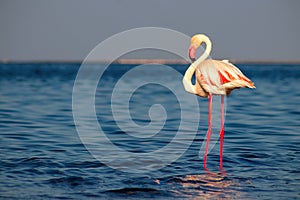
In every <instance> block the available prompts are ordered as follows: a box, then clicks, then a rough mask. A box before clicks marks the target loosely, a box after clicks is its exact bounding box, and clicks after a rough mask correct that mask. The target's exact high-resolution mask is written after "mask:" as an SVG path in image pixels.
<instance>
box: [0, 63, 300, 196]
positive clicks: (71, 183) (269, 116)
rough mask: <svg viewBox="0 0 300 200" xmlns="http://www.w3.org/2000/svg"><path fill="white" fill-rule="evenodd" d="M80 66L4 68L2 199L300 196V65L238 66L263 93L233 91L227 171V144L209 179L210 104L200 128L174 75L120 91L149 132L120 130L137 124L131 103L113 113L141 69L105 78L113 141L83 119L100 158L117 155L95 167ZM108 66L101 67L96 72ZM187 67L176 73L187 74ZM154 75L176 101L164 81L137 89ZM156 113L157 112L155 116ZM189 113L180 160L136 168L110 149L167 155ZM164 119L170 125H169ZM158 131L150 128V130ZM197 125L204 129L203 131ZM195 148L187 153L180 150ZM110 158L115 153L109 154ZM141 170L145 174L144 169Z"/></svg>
mask: <svg viewBox="0 0 300 200" xmlns="http://www.w3.org/2000/svg"><path fill="white" fill-rule="evenodd" d="M79 67H80V65H79V64H1V65H0V135H1V138H0V152H1V154H0V157H1V163H0V180H1V181H0V197H1V199H5V198H8V199H20V198H22V199H29V198H32V199H52V198H53V199H70V198H74V199H85V198H91V199H99V198H112V199H115V198H122V199H123V198H138V199H140V198H146V197H151V198H173V197H182V198H193V199H194V198H200V199H202V198H204V197H207V198H225V199H226V198H228V199H233V198H235V199H273V198H274V197H275V198H276V199H282V198H284V199H293V198H295V199H297V198H299V197H300V191H299V188H300V132H299V128H300V126H299V121H300V108H299V102H300V90H299V85H298V84H299V77H300V66H296V65H254V64H252V65H239V67H240V68H241V70H242V71H243V72H244V73H245V74H246V75H247V76H248V77H249V78H251V80H252V81H254V82H255V85H256V87H257V88H256V89H255V90H251V89H241V90H236V91H233V92H232V94H231V96H230V97H229V98H228V99H227V101H226V119H225V144H224V161H223V162H224V163H223V167H224V169H223V170H222V171H220V170H219V169H218V164H219V163H218V162H219V158H218V156H219V150H218V148H219V145H218V143H216V145H215V146H213V148H212V150H211V151H210V153H209V156H208V168H209V171H204V170H203V167H202V164H203V159H202V156H199V149H200V148H201V145H202V143H203V140H204V136H205V133H206V129H207V125H206V123H207V120H206V118H207V111H206V110H207V100H206V99H202V98H201V99H200V98H198V103H199V106H200V107H199V109H200V119H201V120H199V121H196V123H195V121H194V119H195V116H196V114H195V111H196V110H197V109H196V108H195V107H187V108H185V110H184V111H182V110H181V108H182V103H186V104H187V105H188V104H189V103H190V101H192V100H190V99H189V97H190V98H192V96H191V95H188V94H187V98H186V99H185V100H182V101H184V102H182V101H180V100H178V99H177V97H178V96H180V95H185V94H182V93H180V91H181V90H183V88H182V86H181V80H179V79H177V78H176V77H165V76H164V75H165V74H164V73H165V72H164V71H157V70H156V69H157V68H155V67H153V66H152V67H153V74H151V72H149V73H143V72H136V73H137V74H135V75H136V76H135V77H134V76H133V77H130V79H128V80H126V81H125V82H123V83H122V86H124V87H123V88H122V90H121V91H118V92H115V93H118V94H119V93H120V94H121V96H122V95H123V96H126V94H128V93H130V94H131V97H130V102H129V106H130V108H129V110H130V116H131V117H132V118H133V122H134V123H135V124H136V125H137V126H139V127H142V129H141V130H140V131H137V130H136V129H134V130H131V131H124V130H123V129H121V128H119V127H118V125H120V126H123V127H126V126H127V125H128V124H129V123H130V122H129V120H128V118H127V117H128V116H127V114H128V113H126V111H127V110H126V107H124V110H123V109H122V106H126V105H125V104H123V103H124V102H125V100H124V99H122V98H121V97H118V98H115V100H114V101H115V102H114V103H116V105H117V106H120V107H117V109H116V110H115V111H112V110H111V106H110V104H111V101H112V100H111V97H112V91H113V89H114V86H115V84H117V81H119V80H120V79H122V78H121V77H122V75H124V74H125V73H126V72H128V71H129V70H131V69H134V68H135V67H136V66H135V65H111V66H109V68H108V69H107V70H106V71H105V73H104V74H103V76H102V77H101V80H100V81H99V83H98V85H97V91H96V98H95V110H96V115H97V121H98V123H99V126H101V128H102V130H103V132H104V133H105V134H106V137H107V138H109V140H110V141H111V142H112V143H107V144H106V143H103V140H102V139H103V138H102V137H100V139H99V137H98V138H97V131H96V130H93V128H94V127H93V125H92V124H91V126H89V123H91V121H93V117H92V116H90V115H88V113H89V112H87V113H85V112H83V114H86V115H83V118H82V119H81V120H83V121H84V123H85V125H86V129H85V130H87V133H88V135H89V136H91V138H92V140H91V141H92V142H94V143H95V144H98V145H99V144H101V147H100V148H102V149H101V150H103V151H101V152H100V153H99V154H100V156H102V157H101V159H102V158H103V157H104V156H108V157H114V159H115V160H114V162H111V163H107V162H106V160H104V162H100V161H99V160H97V159H95V157H94V156H95V155H92V154H91V152H89V151H88V150H87V149H86V148H85V146H84V145H83V144H82V142H81V140H80V137H79V134H78V133H77V131H76V127H75V123H74V120H73V113H72V92H73V85H74V81H75V78H76V74H77V71H78V69H79ZM103 67H104V66H103V65H94V66H91V68H90V69H91V70H95V68H103ZM149 67H151V66H149ZM186 67H187V66H185V65H172V66H171V68H172V69H175V70H178V71H179V72H180V73H181V74H183V73H184V71H185V69H186ZM91 74H92V75H93V73H91ZM148 77H155V78H156V79H155V81H160V80H162V79H164V80H166V81H167V82H168V84H170V87H173V86H174V87H175V88H178V91H179V93H180V94H179V95H177V96H176V95H175V94H174V93H172V91H170V90H169V89H168V87H166V86H164V85H163V86H162V85H159V84H155V82H154V83H151V84H147V85H144V86H142V87H140V88H138V89H137V90H135V91H134V92H132V91H130V90H129V89H132V88H133V87H134V86H135V84H137V83H139V84H140V82H139V81H141V80H147V78H148ZM92 79H93V78H90V77H89V76H86V82H85V83H83V85H82V87H81V88H80V89H82V93H80V94H81V96H79V100H78V102H82V104H83V105H84V102H85V100H86V99H85V98H86V95H85V94H86V92H88V90H89V88H90V87H91V85H92V83H90V82H89V80H92ZM84 88H86V90H85V89H84ZM215 99H216V100H215V102H214V104H215V105H216V106H217V105H218V101H217V100H218V99H217V97H216V98H215ZM73 100H74V99H73ZM125 103H126V102H125ZM194 103H195V102H194ZM154 104H155V105H156V106H154V107H153V106H152V105H154ZM157 105H161V106H157ZM215 105H214V106H215ZM151 106H152V107H151ZM162 107H163V108H164V109H162ZM83 108H86V109H87V110H88V107H83ZM149 109H150V110H151V109H152V111H150V116H149ZM83 110H84V109H83ZM182 112H187V116H184V117H185V120H187V121H188V122H187V124H186V126H184V127H183V132H184V133H185V134H186V135H185V138H181V139H180V140H178V141H179V142H178V144H176V145H177V146H176V145H175V146H174V149H173V150H174V152H176V151H178V149H179V151H178V152H180V153H179V154H180V155H179V154H173V152H169V154H168V153H167V154H166V153H165V152H163V153H162V154H155V157H149V158H148V157H147V159H145V160H143V159H136V160H134V159H133V158H132V157H125V158H118V155H119V154H117V153H115V152H114V151H113V150H111V147H112V144H113V145H114V146H117V147H119V148H120V149H121V150H122V151H123V152H129V153H132V155H143V156H144V155H146V154H143V153H151V152H154V151H156V150H159V149H162V148H163V147H165V146H167V145H168V144H169V143H171V142H173V140H172V139H173V138H174V137H176V133H177V130H178V129H179V126H180V123H181V120H182V119H181V114H182ZM114 115H115V116H114ZM151 117H152V118H151ZM196 117H197V116H196ZM116 119H117V120H119V122H116V121H115V120H116ZM151 120H152V121H151ZM162 121H164V122H165V123H163V124H161V122H162ZM189 122H190V124H189ZM197 122H198V124H197ZM117 123H119V124H117ZM149 123H150V125H151V126H150V127H148V129H143V127H146V126H147V125H149ZM151 123H152V124H151ZM195 124H196V126H198V125H199V127H198V128H197V127H196V128H197V129H198V131H197V129H196V130H195V129H194V126H195ZM128 126H129V125H128ZM189 127H193V128H189ZM154 129H155V131H154ZM156 129H157V130H156ZM143 130H147V131H143ZM152 130H153V132H152ZM156 132H157V133H156ZM155 133H156V134H155ZM196 133H197V135H195V134H196ZM194 137H195V138H194ZM81 139H82V138H81ZM189 142H191V145H188V148H187V150H185V148H182V149H180V148H181V147H185V146H184V145H186V144H189ZM212 142H214V141H212ZM182 145H183V146H182ZM177 147H178V148H177ZM175 148H176V149H175ZM171 150H172V149H171ZM106 151H107V154H105V155H103V154H101V153H102V152H106ZM181 153H182V155H181ZM168 155H170V157H171V156H175V157H174V158H176V157H177V156H178V158H177V159H175V160H174V161H173V162H171V163H168V162H169V160H170V159H171V158H170V157H169V156H168ZM119 156H121V155H119ZM143 156H142V157H143ZM96 157H97V156H96ZM143 158H144V157H143ZM154 159H156V160H154ZM165 160H167V161H166V162H165ZM171 160H172V159H171ZM126 161H127V162H126ZM139 162H141V163H142V164H143V166H145V167H144V168H143V167H140V165H141V163H139ZM130 170H132V171H130ZM134 170H137V171H134ZM128 171H129V172H128ZM135 172H138V173H135Z"/></svg>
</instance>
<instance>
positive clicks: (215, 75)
mask: <svg viewBox="0 0 300 200" xmlns="http://www.w3.org/2000/svg"><path fill="white" fill-rule="evenodd" d="M195 87H196V88H195V89H196V93H195V94H196V95H198V96H201V97H208V95H209V94H215V95H226V96H228V95H229V94H230V92H231V91H232V90H234V89H239V88H243V87H247V88H255V86H254V84H253V82H252V81H251V80H250V79H248V78H247V77H246V76H245V75H244V74H243V73H242V72H241V71H240V70H239V69H238V68H237V67H236V66H234V65H233V64H231V63H229V62H228V61H227V60H223V61H219V60H204V61H203V62H201V63H200V64H199V65H198V66H197V68H196V85H195Z"/></svg>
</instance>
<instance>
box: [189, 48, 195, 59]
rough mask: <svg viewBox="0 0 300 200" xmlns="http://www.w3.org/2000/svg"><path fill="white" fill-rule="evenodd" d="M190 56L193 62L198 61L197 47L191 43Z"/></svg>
mask: <svg viewBox="0 0 300 200" xmlns="http://www.w3.org/2000/svg"><path fill="white" fill-rule="evenodd" d="M189 57H190V59H191V61H192V62H195V61H196V48H195V46H194V45H191V46H190V48H189Z"/></svg>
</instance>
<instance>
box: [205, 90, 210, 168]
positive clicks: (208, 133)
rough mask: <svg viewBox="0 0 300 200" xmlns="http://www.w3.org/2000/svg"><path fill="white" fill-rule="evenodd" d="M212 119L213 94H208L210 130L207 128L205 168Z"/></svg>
mask: <svg viewBox="0 0 300 200" xmlns="http://www.w3.org/2000/svg"><path fill="white" fill-rule="evenodd" d="M211 121H212V94H209V96H208V130H207V134H206V135H207V139H206V148H205V154H204V169H207V168H206V161H207V154H208V147H209V141H210V136H211V128H212V125H211Z"/></svg>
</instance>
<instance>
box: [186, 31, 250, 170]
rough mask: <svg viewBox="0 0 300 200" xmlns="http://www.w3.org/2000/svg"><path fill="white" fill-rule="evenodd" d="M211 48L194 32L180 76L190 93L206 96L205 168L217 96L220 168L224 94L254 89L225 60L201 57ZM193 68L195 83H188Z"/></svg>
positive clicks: (202, 36) (204, 37) (207, 41)
mask: <svg viewBox="0 0 300 200" xmlns="http://www.w3.org/2000/svg"><path fill="white" fill-rule="evenodd" d="M202 43H205V45H206V49H205V51H204V53H203V54H202V55H201V56H200V57H199V58H198V59H197V60H196V59H195V58H196V50H197V48H198V47H199V46H200V45H201V44H202ZM210 51H211V42H210V40H209V38H208V37H207V36H205V35H202V34H197V35H194V36H193V37H192V39H191V45H190V48H189V57H190V59H191V60H192V61H193V63H192V64H191V65H190V67H189V68H188V69H187V71H186V72H185V75H184V77H183V80H182V82H183V85H184V89H185V90H186V91H187V92H189V93H192V94H196V95H198V96H201V97H208V99H209V103H208V108H209V109H208V131H207V141H206V148H205V154H204V168H205V169H206V161H207V154H208V146H209V140H210V136H211V129H212V124H211V123H212V95H213V94H216V95H222V96H221V130H220V168H222V154H223V143H224V96H225V95H227V96H228V95H229V94H230V92H231V91H232V90H234V89H237V88H242V87H247V88H255V86H254V83H253V82H251V80H249V79H248V78H247V77H246V76H245V75H244V74H243V73H242V72H241V71H240V70H239V69H238V68H237V67H236V66H234V65H233V64H231V63H229V62H228V61H227V60H223V61H218V60H205V59H206V58H207V57H208V56H209V54H210ZM195 71H196V77H195V85H193V84H192V76H193V75H194V73H195Z"/></svg>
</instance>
